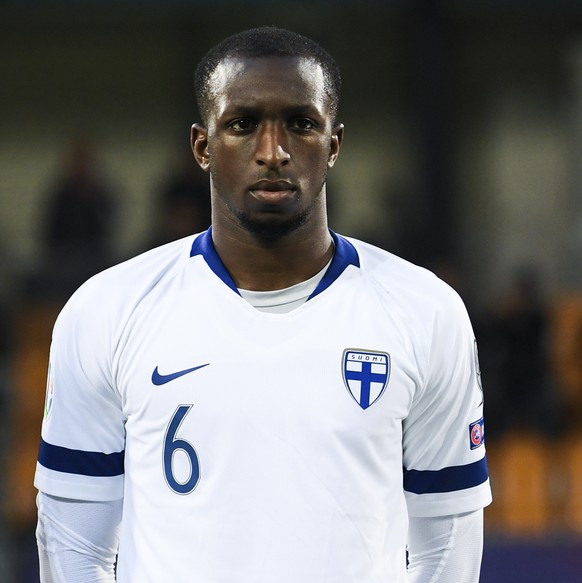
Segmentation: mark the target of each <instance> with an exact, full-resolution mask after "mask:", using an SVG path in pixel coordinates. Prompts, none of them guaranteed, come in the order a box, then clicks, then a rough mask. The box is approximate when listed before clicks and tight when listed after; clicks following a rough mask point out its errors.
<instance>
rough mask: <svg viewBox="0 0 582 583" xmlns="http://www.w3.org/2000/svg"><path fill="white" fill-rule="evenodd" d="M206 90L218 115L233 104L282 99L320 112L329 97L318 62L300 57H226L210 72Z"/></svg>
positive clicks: (239, 104)
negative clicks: (207, 89)
mask: <svg viewBox="0 0 582 583" xmlns="http://www.w3.org/2000/svg"><path fill="white" fill-rule="evenodd" d="M209 94H210V96H211V98H212V101H213V104H214V105H215V113H216V114H217V115H220V114H221V113H222V112H223V111H224V110H225V109H226V108H228V107H233V106H241V107H245V106H248V107H254V106H257V105H260V104H263V105H267V104H270V105H276V104H280V103H283V102H284V103H285V104H286V105H287V106H298V107H307V106H310V107H315V108H316V109H318V110H320V111H322V112H323V111H325V107H326V104H327V102H328V101H329V100H328V98H327V93H326V79H325V74H324V72H323V69H322V68H321V65H319V64H318V63H316V62H315V61H313V60H310V59H306V58H303V57H258V58H253V59H248V58H228V59H225V60H223V61H221V62H220V63H219V64H218V66H217V67H216V69H215V70H214V71H213V73H212V75H211V76H210V79H209Z"/></svg>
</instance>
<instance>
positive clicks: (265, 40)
mask: <svg viewBox="0 0 582 583" xmlns="http://www.w3.org/2000/svg"><path fill="white" fill-rule="evenodd" d="M259 57H298V58H305V59H308V60H311V61H314V62H315V63H317V64H318V65H320V66H321V68H322V70H323V75H324V83H325V92H326V94H327V97H328V99H329V105H330V113H331V116H332V119H333V120H334V121H335V119H336V116H337V112H338V108H339V100H340V91H341V76H340V71H339V67H338V65H337V63H336V62H335V61H334V59H333V57H332V56H331V55H330V54H329V53H328V52H327V51H326V50H325V49H324V48H323V47H322V46H321V45H319V44H318V43H317V42H315V41H314V40H312V39H310V38H308V37H306V36H303V35H301V34H298V33H296V32H293V31H290V30H286V29H284V28H279V27H276V26H262V27H259V28H252V29H249V30H244V31H242V32H239V33H238V34H235V35H233V36H229V37H227V38H226V39H224V40H223V41H222V42H220V43H219V44H217V45H216V46H215V47H213V48H211V49H210V50H209V51H208V52H207V53H206V55H205V56H204V57H203V58H202V60H201V61H200V62H199V63H198V66H197V67H196V72H195V75H194V85H195V91H196V101H197V103H198V110H199V113H200V115H201V116H202V121H203V123H205V124H206V123H207V121H208V116H209V113H210V108H211V105H212V93H211V88H210V81H211V78H212V74H213V73H214V71H215V70H216V68H217V67H218V65H219V64H220V63H222V62H223V61H224V60H226V59H229V58H242V59H254V58H259Z"/></svg>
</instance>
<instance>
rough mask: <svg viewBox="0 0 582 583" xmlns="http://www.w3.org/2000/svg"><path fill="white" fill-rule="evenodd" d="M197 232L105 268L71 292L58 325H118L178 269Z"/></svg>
mask: <svg viewBox="0 0 582 583" xmlns="http://www.w3.org/2000/svg"><path fill="white" fill-rule="evenodd" d="M194 238H195V236H190V237H186V238H184V239H180V240H178V241H173V242H171V243H167V244H165V245H162V246H161V247H157V248H155V249H151V250H149V251H146V252H145V253H142V254H140V255H137V256H136V257H133V258H131V259H128V260H126V261H124V262H122V263H119V264H117V265H114V266H113V267H110V268H109V269H106V270H105V271H102V272H100V273H98V274H96V275H94V276H93V277H91V278H90V279H89V280H87V281H86V282H85V283H84V284H82V285H81V286H80V287H79V289H77V291H76V292H75V293H74V294H73V295H72V296H71V298H70V299H69V301H68V302H67V303H66V305H65V306H64V308H63V310H62V311H61V313H60V315H59V317H58V319H57V324H56V327H57V328H58V327H62V326H64V325H67V324H68V325H69V326H70V325H77V326H78V325H79V323H86V324H87V323H91V322H92V323H93V325H94V326H98V327H103V326H105V325H115V324H117V325H119V324H120V323H121V322H122V321H123V320H125V319H126V318H127V317H128V315H129V314H131V312H132V311H133V310H135V308H136V306H137V305H139V303H140V302H141V301H143V299H144V298H146V297H147V296H148V295H149V294H150V293H151V292H152V291H153V290H155V289H156V288H157V287H158V286H159V285H162V284H163V282H164V281H166V280H167V279H168V278H171V277H172V276H173V275H174V274H175V273H177V272H178V271H179V269H180V267H181V266H182V265H183V264H184V262H186V261H187V260H188V258H189V252H190V248H191V246H192V241H193V240H194Z"/></svg>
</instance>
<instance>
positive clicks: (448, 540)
mask: <svg viewBox="0 0 582 583" xmlns="http://www.w3.org/2000/svg"><path fill="white" fill-rule="evenodd" d="M408 539H409V561H410V565H409V568H408V572H409V580H410V583H449V582H451V581H463V583H477V582H478V581H479V572H480V568H481V555H482V552H483V510H475V511H473V512H467V513H465V514H455V515H452V516H439V517H434V518H418V517H411V518H410V527H409V534H408Z"/></svg>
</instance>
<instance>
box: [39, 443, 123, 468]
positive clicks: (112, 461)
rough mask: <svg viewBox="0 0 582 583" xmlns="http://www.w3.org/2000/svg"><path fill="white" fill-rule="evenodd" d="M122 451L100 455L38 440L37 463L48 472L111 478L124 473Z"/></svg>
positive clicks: (96, 452) (95, 452)
mask: <svg viewBox="0 0 582 583" xmlns="http://www.w3.org/2000/svg"><path fill="white" fill-rule="evenodd" d="M124 456H125V452H124V451H119V452H115V453H101V452H98V451H81V450H78V449H69V448H67V447H61V446H59V445H52V444H50V443H47V442H46V441H45V440H44V439H41V440H40V450H39V453H38V461H39V463H40V464H41V465H43V466H44V467H45V468H48V469H49V470H56V471H57V472H65V473H67V474H80V475H82V476H100V477H111V476H121V475H122V474H123V472H124Z"/></svg>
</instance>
